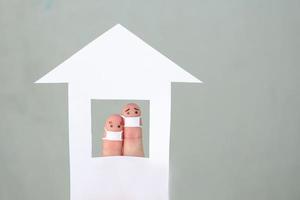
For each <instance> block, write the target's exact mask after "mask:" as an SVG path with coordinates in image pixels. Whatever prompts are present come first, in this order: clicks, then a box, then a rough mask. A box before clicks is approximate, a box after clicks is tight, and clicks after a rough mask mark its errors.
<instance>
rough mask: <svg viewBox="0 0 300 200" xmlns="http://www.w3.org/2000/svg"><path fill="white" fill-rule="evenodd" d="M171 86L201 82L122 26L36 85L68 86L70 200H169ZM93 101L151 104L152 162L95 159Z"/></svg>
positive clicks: (114, 28) (103, 35)
mask: <svg viewBox="0 0 300 200" xmlns="http://www.w3.org/2000/svg"><path fill="white" fill-rule="evenodd" d="M171 82H193V83H200V82H201V81H200V80H198V79H197V78H195V77H193V76H192V75H191V74H189V73H188V72H186V71H184V70H183V69H182V68H180V67H179V66H177V65H176V64H175V63H173V62H172V61H171V60H169V59H168V58H166V57H165V56H163V55H162V54H160V53H159V52H158V51H156V50H155V49H153V48H152V47H151V46H149V45H148V44H146V43H145V42H144V41H142V40H141V39H140V38H138V37H137V36H136V35H134V34H133V33H131V32H130V31H128V30H127V29H126V28H124V27H123V26H121V25H116V26H114V27H113V28H111V29H110V30H108V31H107V32H105V33H104V34H102V35H101V36H100V37H98V38H97V39H95V40H94V41H92V42H91V43H90V44H88V45H87V46H85V47H84V48H82V49H81V50H80V51H78V52H77V53H75V54H74V55H73V56H71V57H70V58H69V59H67V60H66V61H64V62H63V63H62V64H60V65H59V66H58V67H56V68H55V69H54V70H52V71H51V72H49V73H48V74H46V75H45V76H44V77H42V78H41V79H39V80H38V81H36V83H68V101H69V102H68V103H69V152H70V196H71V200H100V199H101V200H102V199H103V200H111V199H116V200H119V199H128V200H135V199H137V200H148V199H149V200H167V199H168V198H169V190H168V187H169V186H168V185H169V143H170V115H171ZM91 99H116V100H122V99H123V100H127V99H131V100H132V99H136V100H149V101H150V135H149V159H148V158H137V157H97V158H93V157H92V133H91V130H92V128H91ZM100 134H102V133H99V137H100Z"/></svg>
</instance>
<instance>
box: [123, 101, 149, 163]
mask: <svg viewBox="0 0 300 200" xmlns="http://www.w3.org/2000/svg"><path fill="white" fill-rule="evenodd" d="M121 114H122V115H123V116H125V117H138V116H141V109H140V107H139V106H138V105H137V104H135V103H129V104H127V105H125V106H124V107H123V109H122V112H121ZM140 125H142V122H141V121H140ZM123 155H124V156H138V157H144V149H143V141H142V128H141V127H124V142H123Z"/></svg>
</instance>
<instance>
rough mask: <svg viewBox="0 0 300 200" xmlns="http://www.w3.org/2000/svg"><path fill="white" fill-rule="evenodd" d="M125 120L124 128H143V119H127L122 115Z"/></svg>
mask: <svg viewBox="0 0 300 200" xmlns="http://www.w3.org/2000/svg"><path fill="white" fill-rule="evenodd" d="M122 117H123V119H124V127H141V117H140V116H138V117H125V116H124V115H122Z"/></svg>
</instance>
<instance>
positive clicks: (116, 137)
mask: <svg viewBox="0 0 300 200" xmlns="http://www.w3.org/2000/svg"><path fill="white" fill-rule="evenodd" d="M104 130H105V132H106V135H105V137H104V138H103V140H111V141H122V140H123V138H122V133H123V131H108V130H106V129H104Z"/></svg>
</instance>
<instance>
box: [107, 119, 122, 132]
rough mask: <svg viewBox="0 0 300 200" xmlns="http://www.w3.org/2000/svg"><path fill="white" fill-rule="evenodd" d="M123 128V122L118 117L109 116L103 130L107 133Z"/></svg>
mask: <svg viewBox="0 0 300 200" xmlns="http://www.w3.org/2000/svg"><path fill="white" fill-rule="evenodd" d="M123 127H124V122H123V118H122V117H121V116H120V115H111V116H109V117H108V118H107V119H106V121H105V129H106V130H108V131H122V130H123Z"/></svg>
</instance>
